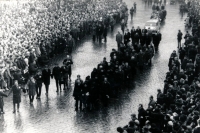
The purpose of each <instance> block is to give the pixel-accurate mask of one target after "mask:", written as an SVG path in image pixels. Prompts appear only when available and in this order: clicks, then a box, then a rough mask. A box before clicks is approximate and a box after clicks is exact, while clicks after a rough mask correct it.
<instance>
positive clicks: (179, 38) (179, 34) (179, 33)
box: [177, 30, 183, 48]
mask: <svg viewBox="0 0 200 133" xmlns="http://www.w3.org/2000/svg"><path fill="white" fill-rule="evenodd" d="M182 36H183V34H182V32H181V30H178V35H177V39H178V48H180V47H181V40H182Z"/></svg>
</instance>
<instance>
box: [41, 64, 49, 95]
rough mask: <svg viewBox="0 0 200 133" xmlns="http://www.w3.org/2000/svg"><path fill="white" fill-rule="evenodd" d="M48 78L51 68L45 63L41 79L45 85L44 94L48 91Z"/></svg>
mask: <svg viewBox="0 0 200 133" xmlns="http://www.w3.org/2000/svg"><path fill="white" fill-rule="evenodd" d="M50 78H51V70H50V69H49V68H48V66H47V65H46V66H45V68H44V69H43V70H42V81H43V83H44V85H45V89H46V95H48V93H49V85H50Z"/></svg>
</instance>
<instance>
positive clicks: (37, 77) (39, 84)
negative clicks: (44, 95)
mask: <svg viewBox="0 0 200 133" xmlns="http://www.w3.org/2000/svg"><path fill="white" fill-rule="evenodd" d="M35 80H36V93H37V97H36V98H37V99H40V96H41V91H42V81H43V80H42V72H41V70H38V72H37V74H36V75H35Z"/></svg>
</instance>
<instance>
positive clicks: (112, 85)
mask: <svg viewBox="0 0 200 133" xmlns="http://www.w3.org/2000/svg"><path fill="white" fill-rule="evenodd" d="M131 9H132V8H131ZM121 30H122V33H120V31H118V33H117V35H116V42H117V46H118V49H117V50H116V49H112V52H111V53H110V61H107V60H106V57H104V58H103V60H102V62H100V64H98V65H97V67H96V68H94V69H93V71H92V72H91V74H90V75H89V76H87V77H86V78H85V81H83V79H81V77H80V75H77V79H76V80H75V86H74V92H73V96H74V99H75V101H76V104H75V110H78V109H80V110H83V109H86V110H88V109H89V110H92V109H94V108H98V106H99V104H102V105H104V106H107V105H108V103H109V102H108V101H109V99H112V98H116V97H118V92H119V91H120V90H122V88H123V87H124V86H125V85H126V84H128V83H129V81H131V79H133V77H134V76H135V75H136V73H137V72H138V71H142V70H143V69H145V68H146V67H148V66H151V60H152V57H153V56H154V53H155V51H158V47H159V44H160V41H161V39H162V34H161V33H160V32H159V31H155V33H152V31H151V30H150V29H140V27H137V28H134V27H132V29H131V30H130V31H129V29H127V27H126V26H125V25H124V24H121Z"/></svg>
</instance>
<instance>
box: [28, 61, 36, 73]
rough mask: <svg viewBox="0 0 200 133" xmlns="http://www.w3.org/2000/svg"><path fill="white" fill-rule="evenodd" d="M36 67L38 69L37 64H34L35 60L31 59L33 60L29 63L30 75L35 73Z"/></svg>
mask: <svg viewBox="0 0 200 133" xmlns="http://www.w3.org/2000/svg"><path fill="white" fill-rule="evenodd" d="M37 69H38V67H37V65H36V62H35V61H33V62H32V63H31V64H30V65H29V74H30V75H35V74H36V72H37Z"/></svg>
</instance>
